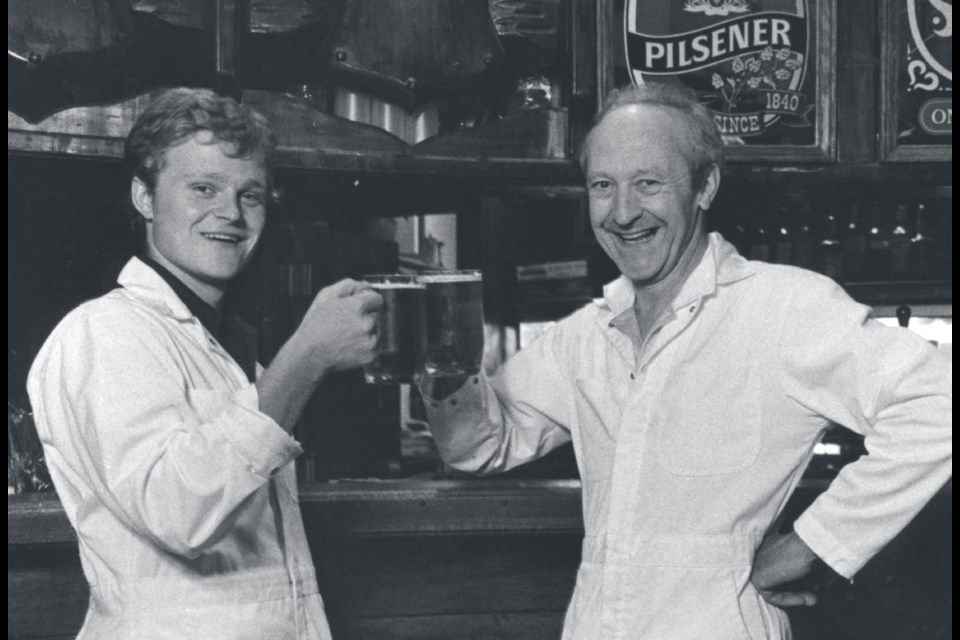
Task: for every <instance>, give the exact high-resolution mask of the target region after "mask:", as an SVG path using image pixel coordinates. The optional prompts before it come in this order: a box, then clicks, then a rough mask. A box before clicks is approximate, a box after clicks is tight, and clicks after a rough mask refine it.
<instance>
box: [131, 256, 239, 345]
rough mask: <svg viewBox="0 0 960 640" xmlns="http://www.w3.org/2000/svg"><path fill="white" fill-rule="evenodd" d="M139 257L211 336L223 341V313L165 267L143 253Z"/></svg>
mask: <svg viewBox="0 0 960 640" xmlns="http://www.w3.org/2000/svg"><path fill="white" fill-rule="evenodd" d="M137 257H138V258H139V259H140V261H141V262H143V263H144V264H146V265H148V266H149V267H150V268H151V269H153V270H154V271H156V272H157V275H159V276H160V277H161V278H163V279H164V281H165V282H166V283H167V284H168V285H170V288H171V289H173V292H174V293H175V294H177V297H178V298H180V301H181V302H183V304H185V305H187V309H189V310H190V313H192V314H193V315H195V316H196V317H197V319H198V320H199V321H200V324H202V325H203V328H204V329H206V330H207V331H208V332H210V334H211V335H212V336H213V337H214V338H216V339H217V340H220V339H221V337H222V334H223V320H224V314H223V313H221V312H220V311H218V310H217V309H216V308H215V307H213V306H212V305H210V304H208V303H207V302H206V301H204V300H203V298H201V297H200V296H198V295H197V294H196V293H194V292H193V290H192V289H191V288H190V287H188V286H187V285H185V284H184V283H183V281H182V280H180V279H179V278H178V277H177V276H175V275H173V273H171V271H170V270H169V269H167V268H166V267H164V266H163V265H162V264H160V263H159V262H157V261H156V260H154V259H153V258H151V257H150V256H148V255H146V254H145V253H141V254H140V255H138V256H137Z"/></svg>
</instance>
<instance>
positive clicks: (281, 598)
mask: <svg viewBox="0 0 960 640" xmlns="http://www.w3.org/2000/svg"><path fill="white" fill-rule="evenodd" d="M272 151H273V142H272V134H271V132H270V128H269V126H268V125H267V122H266V120H265V119H264V118H263V117H262V116H261V115H259V114H258V113H256V112H254V111H253V110H251V109H249V108H248V107H245V106H242V105H239V104H237V103H236V102H234V101H233V100H232V99H230V98H224V97H221V96H217V95H216V94H214V93H213V92H212V91H208V90H193V89H173V90H169V91H166V92H164V93H162V94H161V95H160V96H158V97H157V98H156V99H155V100H154V101H153V102H152V103H151V104H150V105H149V107H148V108H147V109H146V110H145V111H144V113H143V114H142V115H141V116H140V118H139V119H138V120H137V122H136V123H135V124H134V127H133V129H132V131H131V132H130V135H129V137H128V139H127V145H126V161H127V163H128V165H129V167H130V169H131V172H132V174H133V176H132V180H131V199H132V202H133V205H134V207H135V208H136V216H137V219H138V220H139V221H141V228H142V231H143V234H144V236H143V240H144V242H145V248H144V250H143V251H142V252H141V253H140V255H139V256H138V257H134V258H132V259H131V260H130V261H129V262H128V263H127V265H126V267H124V269H123V271H122V272H121V274H120V276H119V279H118V282H119V285H120V286H119V288H117V289H115V290H114V291H112V292H110V293H108V294H107V295H105V296H103V297H101V298H99V299H97V300H93V301H90V302H87V303H85V304H83V305H81V306H80V307H78V308H77V309H75V310H74V311H72V312H71V313H70V314H69V315H68V316H67V317H66V318H65V319H64V320H63V321H62V322H61V323H60V324H59V325H58V326H57V328H56V329H55V330H54V331H53V333H52V335H51V336H50V337H49V339H48V340H47V341H46V343H45V344H44V346H43V348H42V349H41V351H40V353H39V355H38V356H37V359H36V361H35V362H34V364H33V367H32V368H31V371H30V376H29V379H28V390H29V394H30V401H31V403H32V404H33V409H34V412H35V415H36V423H37V429H38V431H39V434H40V438H41V441H42V442H43V445H44V452H45V454H46V459H47V462H48V464H49V468H50V474H51V476H52V478H53V481H54V484H55V485H56V488H57V492H58V494H59V496H60V500H61V502H62V503H63V506H64V509H65V511H66V514H67V517H68V518H69V519H70V522H71V524H72V525H73V527H74V528H75V529H76V531H77V538H78V541H79V546H80V558H81V560H82V562H83V570H84V574H85V575H86V577H87V580H88V581H89V583H90V607H89V609H88V611H87V616H86V620H85V621H84V625H83V628H82V630H81V632H80V636H79V637H81V638H96V639H98V640H99V639H116V640H130V639H133V638H151V639H163V638H170V639H178V640H179V639H183V638H204V639H215V638H222V639H224V640H237V639H241V638H248V639H250V640H262V639H264V638H277V639H280V638H291V639H292V638H296V639H298V640H306V639H314V640H321V639H326V638H329V637H330V631H329V629H328V627H327V621H326V618H325V615H324V610H323V602H322V601H321V599H320V595H319V594H318V591H317V582H316V578H315V576H314V570H313V563H312V561H311V558H310V551H309V549H308V548H307V542H306V537H305V535H304V530H303V523H302V522H301V518H300V511H299V509H298V507H297V484H296V476H295V475H294V465H293V460H294V458H296V457H297V455H299V454H300V452H301V448H300V445H299V444H298V443H297V442H296V441H295V440H294V439H293V438H292V437H291V430H292V428H293V426H294V423H295V422H296V420H297V418H298V416H299V415H300V413H301V411H302V410H303V407H304V404H305V403H306V401H307V400H308V399H309V397H310V395H311V394H312V392H313V391H314V389H315V388H316V387H317V385H318V384H319V382H320V381H321V380H322V379H323V378H324V377H325V376H326V375H327V374H329V373H330V372H333V371H337V370H340V369H345V368H349V367H355V366H359V365H362V364H364V363H366V362H369V361H370V360H372V358H373V357H374V353H375V347H376V337H375V331H374V314H375V311H376V309H377V308H378V307H379V305H381V304H382V300H381V299H380V296H379V295H378V294H377V293H375V292H373V291H371V290H369V288H368V287H367V286H366V285H363V284H361V283H358V282H353V281H349V280H345V281H342V282H339V283H337V284H335V285H332V286H331V287H328V288H327V289H324V290H323V291H321V292H320V293H319V294H317V297H316V299H315V300H314V301H313V304H312V306H311V307H310V309H309V310H308V311H307V314H306V317H305V318H304V320H303V322H302V324H301V325H300V327H299V328H298V329H297V330H296V331H295V332H294V334H293V336H292V337H291V338H290V340H289V341H288V342H287V343H286V344H285V345H284V346H283V347H282V348H281V349H280V351H279V353H278V354H277V355H276V357H275V358H274V360H273V362H272V363H271V364H270V366H269V367H268V368H267V369H266V370H263V369H262V367H260V366H259V365H258V364H257V361H256V336H255V334H254V333H253V328H252V327H249V326H247V325H245V324H244V323H243V322H242V320H240V318H239V317H237V316H236V315H235V314H233V313H232V312H231V311H230V310H229V309H228V308H226V306H225V305H224V296H225V294H226V291H227V287H228V286H229V284H230V282H231V281H232V280H233V279H234V278H235V277H236V276H237V275H238V274H239V273H240V271H241V270H242V269H243V268H244V267H245V266H246V265H247V264H248V263H249V261H250V259H251V256H252V255H253V252H254V250H255V249H256V247H257V244H258V242H259V240H260V237H261V232H262V231H263V228H264V225H265V223H266V212H267V204H268V200H269V197H270V193H271V185H272V175H271V163H272Z"/></svg>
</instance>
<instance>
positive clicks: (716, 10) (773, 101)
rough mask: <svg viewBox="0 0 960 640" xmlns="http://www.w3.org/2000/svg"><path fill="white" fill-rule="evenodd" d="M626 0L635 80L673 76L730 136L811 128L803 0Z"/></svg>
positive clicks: (737, 137)
mask: <svg viewBox="0 0 960 640" xmlns="http://www.w3.org/2000/svg"><path fill="white" fill-rule="evenodd" d="M677 9H678V7H677V6H676V5H671V3H667V2H662V1H659V0H627V5H626V11H625V20H626V48H627V64H628V66H629V68H630V75H631V78H632V80H633V82H634V83H636V84H642V83H643V82H644V81H645V80H644V78H647V79H650V78H655V77H657V76H673V77H675V78H677V79H679V81H680V82H682V83H683V84H685V85H687V86H688V87H690V88H692V89H694V90H695V91H696V92H697V93H698V95H699V96H700V98H701V100H702V101H703V102H704V103H705V104H707V105H708V106H709V107H710V108H711V109H712V110H713V113H714V118H715V120H716V123H717V126H718V127H719V129H720V131H721V133H723V134H724V135H725V136H726V137H727V139H728V141H733V142H737V141H738V140H739V141H740V142H743V139H744V138H751V137H755V136H762V135H764V134H765V133H766V132H767V131H768V130H769V129H770V128H771V127H773V126H774V125H779V126H786V127H791V128H795V127H812V126H813V123H812V122H811V121H810V119H809V116H810V112H811V111H812V110H813V104H812V102H811V100H810V98H809V97H808V96H807V95H805V94H804V93H802V92H801V88H802V87H803V82H804V78H805V75H806V71H807V59H808V55H809V54H808V51H807V47H808V42H809V34H808V30H809V28H810V24H809V20H808V12H807V6H806V0H755V1H753V2H749V3H748V2H746V0H687V1H686V2H685V3H684V4H683V5H682V11H678V10H677Z"/></svg>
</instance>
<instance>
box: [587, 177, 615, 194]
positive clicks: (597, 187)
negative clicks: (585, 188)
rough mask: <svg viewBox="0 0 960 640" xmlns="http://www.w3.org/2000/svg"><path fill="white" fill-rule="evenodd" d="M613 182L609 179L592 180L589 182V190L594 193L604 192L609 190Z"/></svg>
mask: <svg viewBox="0 0 960 640" xmlns="http://www.w3.org/2000/svg"><path fill="white" fill-rule="evenodd" d="M612 186H613V183H612V182H610V181H609V180H594V181H593V182H591V183H590V190H591V191H594V192H596V193H605V192H607V191H609V190H610V188H611V187H612Z"/></svg>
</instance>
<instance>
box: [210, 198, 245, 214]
mask: <svg viewBox="0 0 960 640" xmlns="http://www.w3.org/2000/svg"><path fill="white" fill-rule="evenodd" d="M240 198H241V196H240V194H235V195H234V196H233V197H232V198H229V199H226V198H225V199H224V202H222V203H220V206H218V207H217V210H216V216H217V217H218V218H220V219H221V220H229V221H237V220H242V219H243V205H242V204H241V203H240Z"/></svg>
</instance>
